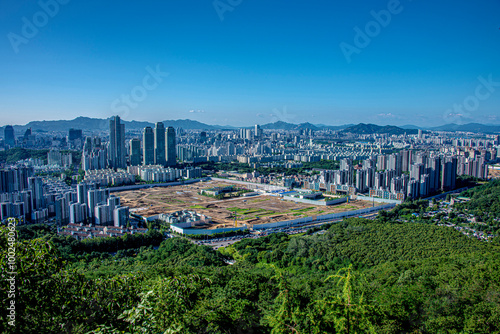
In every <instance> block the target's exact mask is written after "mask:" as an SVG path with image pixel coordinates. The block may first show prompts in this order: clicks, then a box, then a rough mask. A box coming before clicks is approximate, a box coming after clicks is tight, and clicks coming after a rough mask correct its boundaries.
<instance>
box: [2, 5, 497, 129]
mask: <svg viewBox="0 0 500 334" xmlns="http://www.w3.org/2000/svg"><path fill="white" fill-rule="evenodd" d="M499 10H500V3H499V2H498V1H493V0H487V1H484V2H481V3H470V2H454V1H451V0H445V1H441V2H440V3H430V2H425V1H421V0H413V1H411V0H401V1H397V0H390V1H387V0H384V1H380V0H377V1H370V2H368V1H364V2H362V3H360V2H356V3H340V4H334V3H331V2H328V1H326V0H320V1H316V2H314V3H312V4H310V3H302V2H293V3H290V2H285V1H277V2H273V3H268V2H265V1H262V0H260V1H259V0H256V1H246V0H232V1H228V0H216V1H213V0H210V1H202V2H195V1H182V2H181V1H176V2H169V3H157V2H154V1H143V2H141V3H140V4H135V5H122V4H120V5H118V6H117V5H116V4H114V3H113V4H103V3H102V2H98V1H95V0H90V1H86V2H77V1H68V0H64V1H63V0H41V1H39V2H18V1H13V0H6V1H3V3H2V11H1V12H0V19H1V21H2V22H3V24H2V25H1V27H0V29H1V30H0V35H2V36H4V38H2V41H1V42H0V43H1V48H0V64H1V65H0V66H1V69H2V71H1V73H2V80H1V81H0V115H1V118H2V123H3V124H2V125H5V124H26V123H28V122H29V121H32V120H58V119H73V118H76V117H78V116H85V117H94V118H108V117H110V116H112V115H119V116H120V117H122V118H123V119H125V120H128V121H130V120H137V121H149V122H155V121H162V120H169V119H192V120H197V121H200V122H203V123H207V124H219V125H232V126H248V125H252V124H264V123H270V122H275V121H285V122H289V123H303V122H310V123H313V124H327V125H342V124H348V123H359V122H364V123H375V124H382V125H384V124H392V125H406V124H414V125H418V126H437V125H441V124H445V123H469V122H477V123H483V124H500V109H499V106H500V68H499V64H498V54H499V53H500V30H499V21H498V15H497V14H498V13H499V12H500V11H499Z"/></svg>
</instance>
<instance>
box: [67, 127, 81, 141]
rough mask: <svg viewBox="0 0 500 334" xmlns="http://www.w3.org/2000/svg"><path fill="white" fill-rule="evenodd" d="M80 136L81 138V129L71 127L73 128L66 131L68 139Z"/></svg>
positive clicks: (71, 139) (75, 138)
mask: <svg viewBox="0 0 500 334" xmlns="http://www.w3.org/2000/svg"><path fill="white" fill-rule="evenodd" d="M82 138H83V135H82V130H81V129H73V128H72V129H69V131H68V140H69V141H73V140H77V139H82Z"/></svg>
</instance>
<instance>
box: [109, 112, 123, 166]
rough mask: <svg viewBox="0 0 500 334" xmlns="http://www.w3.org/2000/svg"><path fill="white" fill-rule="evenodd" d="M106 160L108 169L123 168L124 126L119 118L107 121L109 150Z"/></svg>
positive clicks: (115, 117)
mask: <svg viewBox="0 0 500 334" xmlns="http://www.w3.org/2000/svg"><path fill="white" fill-rule="evenodd" d="M108 159H109V162H110V167H112V168H125V167H126V163H125V124H122V123H121V121H120V117H119V116H114V117H113V118H112V119H110V120H109V150H108Z"/></svg>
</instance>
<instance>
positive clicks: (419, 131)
mask: <svg viewBox="0 0 500 334" xmlns="http://www.w3.org/2000/svg"><path fill="white" fill-rule="evenodd" d="M418 139H422V129H418Z"/></svg>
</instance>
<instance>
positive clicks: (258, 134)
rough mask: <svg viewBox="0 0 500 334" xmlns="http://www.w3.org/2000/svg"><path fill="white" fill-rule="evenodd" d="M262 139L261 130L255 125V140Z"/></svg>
mask: <svg viewBox="0 0 500 334" xmlns="http://www.w3.org/2000/svg"><path fill="white" fill-rule="evenodd" d="M261 137H262V129H261V128H260V125H258V124H255V138H261Z"/></svg>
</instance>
